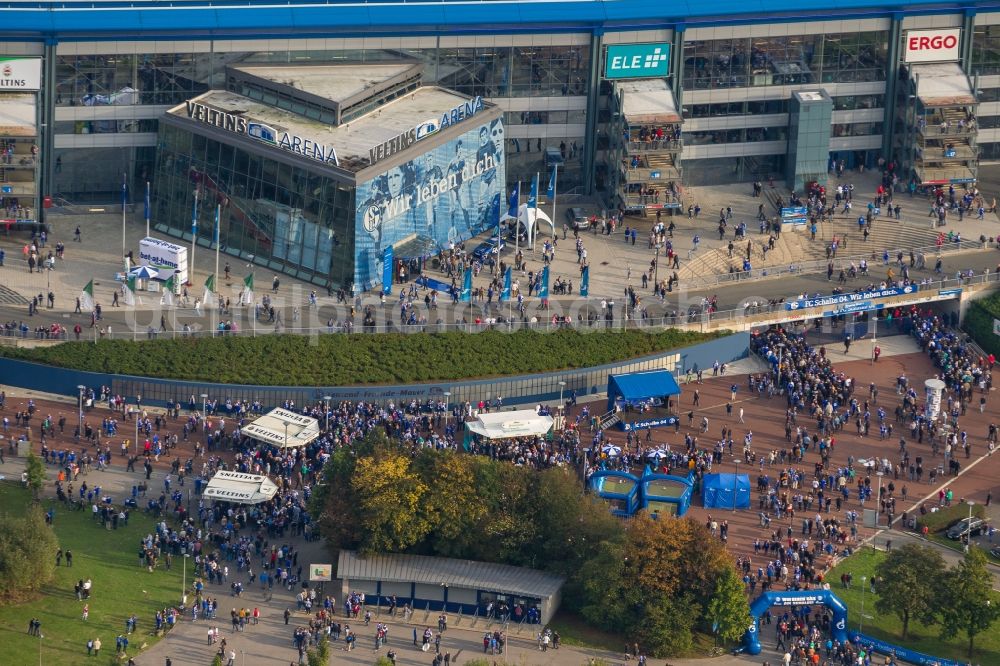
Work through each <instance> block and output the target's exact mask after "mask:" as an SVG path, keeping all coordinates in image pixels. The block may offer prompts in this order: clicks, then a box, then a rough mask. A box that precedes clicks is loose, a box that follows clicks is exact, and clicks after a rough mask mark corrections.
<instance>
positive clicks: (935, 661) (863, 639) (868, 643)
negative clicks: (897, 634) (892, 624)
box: [851, 633, 963, 666]
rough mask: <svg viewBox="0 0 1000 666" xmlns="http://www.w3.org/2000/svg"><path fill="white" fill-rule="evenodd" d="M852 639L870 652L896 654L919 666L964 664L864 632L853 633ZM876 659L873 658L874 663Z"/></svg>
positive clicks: (896, 656)
mask: <svg viewBox="0 0 1000 666" xmlns="http://www.w3.org/2000/svg"><path fill="white" fill-rule="evenodd" d="M851 641H852V642H853V643H854V644H855V645H861V646H862V647H865V648H867V649H868V651H869V652H878V653H879V654H884V655H889V656H893V655H894V656H895V658H896V659H897V660H902V661H906V662H909V663H911V664H918V666H963V664H962V662H958V661H952V660H951V659H942V658H941V657H931V656H930V655H926V654H923V653H921V652H917V651H915V650H909V649H907V648H904V647H900V646H898V645H892V644H891V643H886V642H885V641H880V640H878V639H877V638H872V637H871V636H865V635H864V634H858V633H852V634H851ZM874 661H875V660H872V663H874Z"/></svg>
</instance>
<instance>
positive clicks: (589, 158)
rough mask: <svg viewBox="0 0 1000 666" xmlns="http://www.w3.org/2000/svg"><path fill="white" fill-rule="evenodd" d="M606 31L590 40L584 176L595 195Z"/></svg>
mask: <svg viewBox="0 0 1000 666" xmlns="http://www.w3.org/2000/svg"><path fill="white" fill-rule="evenodd" d="M603 35H604V30H602V29H597V30H594V33H593V35H592V36H591V38H590V80H589V81H588V86H587V88H588V91H587V123H586V135H585V136H584V139H585V141H584V146H585V148H584V154H583V174H582V176H583V177H582V181H583V183H584V185H583V187H584V191H585V192H586V193H587V194H588V195H589V194H593V193H594V185H595V183H594V171H595V168H594V167H595V163H596V158H597V100H598V98H599V97H600V94H601V60H602V59H603V57H604V48H603V44H602V39H601V37H602V36H603Z"/></svg>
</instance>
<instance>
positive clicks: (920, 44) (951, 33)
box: [903, 28, 962, 62]
mask: <svg viewBox="0 0 1000 666" xmlns="http://www.w3.org/2000/svg"><path fill="white" fill-rule="evenodd" d="M961 37H962V29H961V28H946V29H944V30H910V31H909V32H907V33H906V36H905V37H904V38H903V54H904V56H903V62H946V61H949V60H958V46H959V43H960V42H961Z"/></svg>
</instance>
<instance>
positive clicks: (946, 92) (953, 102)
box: [913, 62, 976, 107]
mask: <svg viewBox="0 0 1000 666" xmlns="http://www.w3.org/2000/svg"><path fill="white" fill-rule="evenodd" d="M913 72H914V74H915V75H917V76H919V77H920V78H919V79H918V80H917V97H919V98H920V102H921V103H922V104H923V105H924V106H926V107H938V106H960V105H966V104H975V103H976V97H975V95H974V94H973V93H972V89H971V88H970V87H969V78H968V77H967V76H966V75H965V72H964V71H962V67H961V66H960V65H959V64H958V63H957V62H939V63H933V64H927V65H913Z"/></svg>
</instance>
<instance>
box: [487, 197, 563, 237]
mask: <svg viewBox="0 0 1000 666" xmlns="http://www.w3.org/2000/svg"><path fill="white" fill-rule="evenodd" d="M513 219H514V218H513V217H512V216H511V215H510V214H509V213H504V215H503V216H502V217H501V218H500V221H501V222H505V221H507V220H513ZM517 219H518V220H519V221H520V222H521V224H522V225H524V228H525V230H526V231H527V232H528V244H529V245H531V244H533V243H534V242H535V234H536V233H537V229H536V228H535V227H536V226H537V225H538V224H539V223H541V222H544V223H545V224H547V225H549V230H550V231H551V232H552V236H553V237H555V235H556V225H555V223H554V222H552V218H550V217H549V216H548V215H546V214H545V211H544V210H542V209H541V208H529V207H528V204H526V203H523V204H521V207H520V208H518V210H517Z"/></svg>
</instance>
